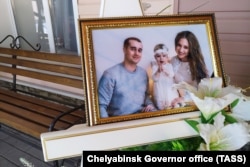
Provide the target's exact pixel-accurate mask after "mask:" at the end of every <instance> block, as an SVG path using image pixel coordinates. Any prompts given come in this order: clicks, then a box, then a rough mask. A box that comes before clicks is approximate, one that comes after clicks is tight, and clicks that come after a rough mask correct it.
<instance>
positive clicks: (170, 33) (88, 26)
mask: <svg viewBox="0 0 250 167" xmlns="http://www.w3.org/2000/svg"><path fill="white" fill-rule="evenodd" d="M79 27H80V37H81V45H82V67H83V78H84V91H85V104H86V115H87V122H88V125H89V126H93V125H99V124H106V123H112V122H120V121H128V120H135V119H144V118H150V117H156V116H163V115H170V114H180V113H183V112H192V111H196V110H197V107H196V106H195V105H189V106H184V107H177V108H171V109H164V110H158V109H157V110H156V111H152V112H143V113H134V114H125V115H118V116H111V117H101V114H100V106H99V93H98V84H99V81H100V78H101V76H102V74H103V72H104V71H105V70H106V69H108V68H109V67H112V66H113V65H115V64H118V63H120V62H122V61H123V58H124V57H123V56H124V55H123V42H124V39H126V38H127V37H131V36H135V37H138V38H139V39H141V41H142V43H143V56H142V59H141V61H140V62H139V64H138V65H139V66H141V67H142V68H144V69H145V70H147V69H148V67H149V64H150V62H151V61H152V59H153V58H154V56H153V47H154V45H155V44H156V43H167V46H168V48H169V52H168V53H169V55H170V56H174V55H175V54H176V53H175V45H174V38H175V36H176V34H177V33H178V32H181V31H191V32H193V33H194V34H195V35H196V37H197V39H198V41H199V43H200V46H201V50H202V53H203V56H204V60H205V64H206V66H207V71H208V74H209V77H213V76H216V77H222V79H223V82H224V86H225V84H226V79H225V74H224V70H223V64H222V58H221V56H220V51H219V43H218V39H217V30H216V23H215V15H214V14H213V13H206V14H180V15H166V16H162V15H161V16H142V17H141V16H139V17H113V18H111V17H109V18H93V19H92V18H88V19H80V20H79ZM121 75H122V74H121ZM148 77H149V85H150V84H151V83H150V76H149V75H148ZM150 87H151V88H152V86H150ZM151 97H152V96H151ZM119 103H120V102H119Z"/></svg>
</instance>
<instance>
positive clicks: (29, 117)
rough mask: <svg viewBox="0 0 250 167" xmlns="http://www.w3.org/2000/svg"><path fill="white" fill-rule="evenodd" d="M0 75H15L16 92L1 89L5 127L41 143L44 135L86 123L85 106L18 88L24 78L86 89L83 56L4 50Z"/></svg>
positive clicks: (1, 117)
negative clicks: (17, 83)
mask: <svg viewBox="0 0 250 167" xmlns="http://www.w3.org/2000/svg"><path fill="white" fill-rule="evenodd" d="M0 73H2V74H3V75H8V74H9V75H10V74H11V75H10V76H12V75H13V82H12V83H11V85H13V87H12V88H10V89H9V88H5V87H2V86H1V87H0V123H1V124H4V125H7V126H9V127H12V128H14V129H16V130H19V131H21V132H23V133H25V134H28V135H31V136H33V137H35V138H38V139H40V135H41V133H43V132H48V131H57V130H62V129H67V128H69V127H71V126H72V125H74V124H78V123H85V113H84V103H81V104H77V105H75V104H68V103H63V102H60V101H55V100H51V99H49V98H48V97H40V96H38V95H34V94H30V93H29V92H25V91H23V90H20V89H18V88H17V85H16V77H17V76H23V77H27V78H28V79H29V78H32V79H36V80H42V81H46V82H49V83H50V82H51V83H55V84H58V85H59V86H60V85H63V86H67V87H73V88H78V89H83V81H82V67H81V57H80V56H76V55H63V54H61V55H60V54H52V53H44V52H37V51H27V50H21V49H9V48H2V47H0ZM0 82H1V75H0Z"/></svg>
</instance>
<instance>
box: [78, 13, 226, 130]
mask: <svg viewBox="0 0 250 167" xmlns="http://www.w3.org/2000/svg"><path fill="white" fill-rule="evenodd" d="M211 17H213V16H212V15H210V14H208V15H205V16H200V15H192V16H188V15H183V16H176V17H170V16H169V17H162V16H160V17H149V18H145V17H143V18H140V17H135V18H133V17H132V18H128V19H125V18H107V19H106V20H105V21H104V22H99V24H98V26H97V24H96V22H97V20H96V19H95V20H82V21H81V20H80V26H82V32H81V34H82V37H83V47H82V49H83V53H84V56H83V64H84V65H85V66H84V69H85V70H84V72H83V75H84V76H85V78H86V79H85V82H84V83H85V85H86V100H87V102H86V104H87V106H88V109H89V110H88V114H87V116H88V118H89V125H96V124H102V123H111V122H118V121H126V120H133V119H140V118H149V117H154V116H161V115H168V114H178V113H182V112H189V111H194V110H196V109H197V108H196V106H195V105H194V104H193V103H192V100H191V98H190V97H189V95H188V93H187V92H185V91H184V90H180V89H177V88H176V87H175V86H174V85H175V84H178V83H180V82H186V83H188V84H190V85H193V86H196V87H197V86H198V84H199V82H200V80H201V79H202V78H209V77H214V76H222V77H223V73H222V71H223V70H222V65H221V63H220V61H221V60H220V55H219V50H218V44H217V42H216V40H217V38H216V34H215V32H216V29H215V27H214V25H213V19H211ZM86 30H88V31H86Z"/></svg>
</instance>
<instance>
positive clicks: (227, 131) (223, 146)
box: [197, 113, 250, 151]
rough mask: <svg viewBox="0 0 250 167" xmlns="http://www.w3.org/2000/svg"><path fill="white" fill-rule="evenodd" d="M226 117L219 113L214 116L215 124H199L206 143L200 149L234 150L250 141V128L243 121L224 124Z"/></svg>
mask: <svg viewBox="0 0 250 167" xmlns="http://www.w3.org/2000/svg"><path fill="white" fill-rule="evenodd" d="M224 120H225V117H224V116H223V115H222V114H221V113H218V114H217V115H216V117H215V118H214V124H213V125H212V124H198V125H197V127H198V129H199V133H200V136H201V137H202V138H203V139H204V141H205V144H204V143H202V144H201V145H200V148H199V150H207V151H209V150H217V151H218V150H224V151H230V150H231V151H232V150H237V149H240V148H241V147H243V146H244V145H245V144H246V143H247V142H249V141H250V135H249V133H248V128H247V127H246V126H245V124H242V123H233V124H228V125H226V126H224Z"/></svg>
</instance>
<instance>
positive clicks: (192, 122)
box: [185, 119, 199, 133]
mask: <svg viewBox="0 0 250 167" xmlns="http://www.w3.org/2000/svg"><path fill="white" fill-rule="evenodd" d="M185 121H186V122H187V123H188V124H189V125H190V126H191V127H192V128H193V129H194V130H195V131H196V132H198V133H199V130H198V128H197V125H198V124H199V122H198V121H195V120H187V119H186V120H185Z"/></svg>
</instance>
